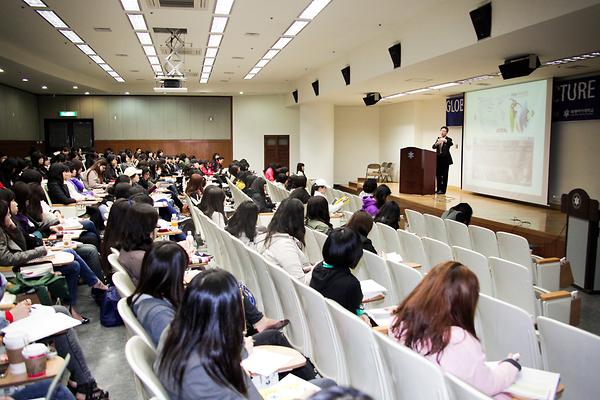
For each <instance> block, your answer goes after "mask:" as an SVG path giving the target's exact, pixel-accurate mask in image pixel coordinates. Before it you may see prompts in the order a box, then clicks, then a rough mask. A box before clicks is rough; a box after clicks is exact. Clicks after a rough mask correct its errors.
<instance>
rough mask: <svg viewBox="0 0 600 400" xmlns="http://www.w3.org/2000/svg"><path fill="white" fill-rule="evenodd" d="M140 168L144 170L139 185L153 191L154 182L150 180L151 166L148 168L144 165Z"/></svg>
mask: <svg viewBox="0 0 600 400" xmlns="http://www.w3.org/2000/svg"><path fill="white" fill-rule="evenodd" d="M140 164H141V163H140ZM138 166H139V164H138ZM140 169H141V170H142V174H141V175H140V181H139V182H138V185H140V186H141V187H143V188H144V189H146V190H147V191H153V190H154V183H153V182H152V181H151V180H150V168H148V167H147V166H142V167H140Z"/></svg>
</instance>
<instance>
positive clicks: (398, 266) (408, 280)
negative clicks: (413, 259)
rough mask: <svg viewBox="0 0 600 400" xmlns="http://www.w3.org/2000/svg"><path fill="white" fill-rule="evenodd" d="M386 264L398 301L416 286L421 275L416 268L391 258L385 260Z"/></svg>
mask: <svg viewBox="0 0 600 400" xmlns="http://www.w3.org/2000/svg"><path fill="white" fill-rule="evenodd" d="M387 265H388V268H389V272H390V276H391V277H392V282H393V286H394V289H395V290H396V293H397V295H398V303H400V302H401V301H402V300H404V299H405V298H406V296H408V295H409V294H410V292H412V291H413V289H414V288H416V287H417V285H418V284H419V282H421V279H422V278H423V277H422V275H421V273H420V272H419V271H418V270H416V269H415V268H412V267H409V266H408V265H405V264H402V263H397V262H395V261H391V260H387Z"/></svg>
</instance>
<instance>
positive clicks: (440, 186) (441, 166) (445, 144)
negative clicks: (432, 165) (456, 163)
mask: <svg viewBox="0 0 600 400" xmlns="http://www.w3.org/2000/svg"><path fill="white" fill-rule="evenodd" d="M431 147H432V148H433V149H435V151H436V152H437V164H436V167H437V168H436V174H435V177H436V180H437V191H436V193H437V194H445V193H446V186H447V185H448V169H449V168H450V165H452V156H451V155H450V148H451V147H452V139H451V138H449V137H448V127H447V126H442V127H441V128H440V136H438V138H437V140H436V141H435V143H434V144H433V146H431Z"/></svg>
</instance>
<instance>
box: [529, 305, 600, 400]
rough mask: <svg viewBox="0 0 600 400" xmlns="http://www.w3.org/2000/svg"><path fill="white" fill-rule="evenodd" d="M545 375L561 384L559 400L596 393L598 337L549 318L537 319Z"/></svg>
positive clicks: (598, 383) (599, 359)
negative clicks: (552, 374) (553, 376)
mask: <svg viewBox="0 0 600 400" xmlns="http://www.w3.org/2000/svg"><path fill="white" fill-rule="evenodd" d="M537 326H538V330H539V333H540V342H541V345H542V359H543V364H544V369H545V370H546V371H552V372H558V373H559V374H560V381H561V382H562V383H564V384H565V388H566V389H565V391H564V393H563V395H562V396H561V399H564V400H567V399H589V398H593V397H595V396H596V395H597V394H598V393H600V379H598V371H600V336H597V335H594V334H591V333H589V332H586V331H584V330H582V329H579V328H575V327H574V326H571V325H567V324H564V323H562V322H559V321H556V320H554V319H551V318H546V317H537Z"/></svg>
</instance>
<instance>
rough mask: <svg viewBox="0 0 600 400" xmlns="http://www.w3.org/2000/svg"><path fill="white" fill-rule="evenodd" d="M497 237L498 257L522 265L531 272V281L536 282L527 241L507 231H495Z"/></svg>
mask: <svg viewBox="0 0 600 400" xmlns="http://www.w3.org/2000/svg"><path fill="white" fill-rule="evenodd" d="M496 237H497V238H498V251H499V253H500V258H502V259H504V260H508V261H512V262H514V263H517V264H519V265H522V266H524V267H525V268H527V269H528V270H529V272H531V278H532V279H533V283H534V284H535V283H537V282H536V279H535V278H536V274H535V271H534V269H533V264H532V261H531V250H530V249H529V242H528V241H527V239H525V238H524V237H523V236H519V235H515V234H512V233H508V232H496Z"/></svg>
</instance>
